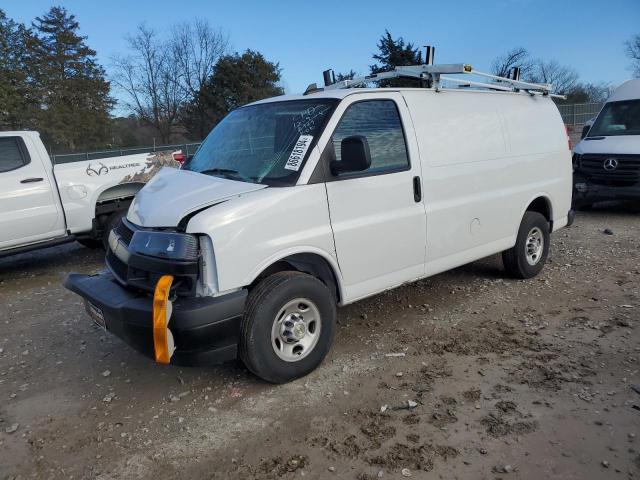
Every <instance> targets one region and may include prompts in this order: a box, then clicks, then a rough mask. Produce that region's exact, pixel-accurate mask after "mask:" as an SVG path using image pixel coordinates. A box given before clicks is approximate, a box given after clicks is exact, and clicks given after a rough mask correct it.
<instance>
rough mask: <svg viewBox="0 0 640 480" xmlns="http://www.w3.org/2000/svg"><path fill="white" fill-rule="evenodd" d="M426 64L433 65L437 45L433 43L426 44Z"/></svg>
mask: <svg viewBox="0 0 640 480" xmlns="http://www.w3.org/2000/svg"><path fill="white" fill-rule="evenodd" d="M424 49H425V52H424V64H425V65H433V58H434V57H435V54H436V47H434V46H432V45H424Z"/></svg>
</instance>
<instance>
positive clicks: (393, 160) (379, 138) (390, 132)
mask: <svg viewBox="0 0 640 480" xmlns="http://www.w3.org/2000/svg"><path fill="white" fill-rule="evenodd" d="M352 135H362V136H364V137H365V138H366V139H367V142H368V143H369V151H370V152H371V167H370V168H368V169H367V170H365V171H364V172H357V173H356V174H355V175H357V176H361V175H362V174H363V173H364V174H365V175H371V174H377V173H385V172H397V171H400V170H406V169H408V168H409V158H408V156H407V147H406V145H405V141H404V132H403V130H402V123H401V121H400V115H399V113H398V109H397V107H396V104H395V102H393V101H392V100H366V101H362V102H356V103H354V104H352V105H351V106H350V107H349V108H348V109H347V110H346V111H345V113H344V115H343V116H342V118H341V119H340V123H338V126H337V127H336V130H335V131H334V133H333V136H332V137H331V140H332V143H333V149H334V152H335V159H336V160H338V161H340V160H341V157H340V142H342V140H343V139H344V138H346V137H350V136H352ZM353 175H354V174H353V173H349V174H344V176H353ZM341 176H342V174H341Z"/></svg>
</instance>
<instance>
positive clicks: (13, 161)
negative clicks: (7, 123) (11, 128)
mask: <svg viewBox="0 0 640 480" xmlns="http://www.w3.org/2000/svg"><path fill="white" fill-rule="evenodd" d="M22 145H23V144H22V139H21V138H20V137H0V173H2V172H9V171H11V170H15V169H17V168H20V167H22V166H24V165H26V164H27V163H29V159H28V156H27V155H26V152H25V149H24V148H21V147H22Z"/></svg>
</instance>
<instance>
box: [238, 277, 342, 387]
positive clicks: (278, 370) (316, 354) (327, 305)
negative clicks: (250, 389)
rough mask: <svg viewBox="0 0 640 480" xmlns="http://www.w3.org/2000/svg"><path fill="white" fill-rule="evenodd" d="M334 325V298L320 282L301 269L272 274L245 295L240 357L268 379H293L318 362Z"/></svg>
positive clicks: (306, 371) (316, 365) (322, 358)
mask: <svg viewBox="0 0 640 480" xmlns="http://www.w3.org/2000/svg"><path fill="white" fill-rule="evenodd" d="M335 324H336V303H335V299H334V296H333V295H332V293H331V291H330V290H329V288H328V287H327V286H326V285H325V284H324V283H322V282H321V281H320V280H318V279H317V278H315V277H313V276H311V275H307V274H306V273H300V272H279V273H275V274H273V275H271V276H269V277H267V278H265V279H264V280H262V281H261V282H260V283H259V284H258V285H257V286H256V287H255V288H254V289H253V290H252V291H251V293H250V294H249V297H248V299H247V307H246V309H245V314H244V317H243V319H242V324H241V327H240V345H239V347H240V358H241V359H242V361H243V362H244V363H245V365H246V366H247V368H248V369H249V370H251V372H253V373H254V374H255V375H257V376H259V377H260V378H262V379H264V380H266V381H268V382H272V383H285V382H288V381H290V380H294V379H296V378H299V377H302V376H304V375H306V374H308V373H310V372H311V371H313V370H314V369H315V368H316V367H318V365H320V363H322V360H324V357H325V356H326V354H327V352H328V351H329V348H330V347H331V343H332V341H333V335H334V331H335Z"/></svg>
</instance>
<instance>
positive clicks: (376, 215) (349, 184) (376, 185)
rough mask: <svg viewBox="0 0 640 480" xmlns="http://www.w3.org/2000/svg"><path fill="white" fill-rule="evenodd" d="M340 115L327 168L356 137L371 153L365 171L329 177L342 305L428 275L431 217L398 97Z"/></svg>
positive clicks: (364, 100) (360, 97) (366, 99)
mask: <svg viewBox="0 0 640 480" xmlns="http://www.w3.org/2000/svg"><path fill="white" fill-rule="evenodd" d="M335 115H336V116H337V118H340V120H339V122H338V124H337V126H336V128H335V130H334V131H333V134H332V137H331V139H330V141H329V143H328V144H327V146H326V148H328V149H333V152H330V153H329V154H327V152H326V151H325V154H324V155H323V156H322V157H323V161H325V162H327V163H330V161H331V158H333V159H335V160H336V161H340V160H341V154H342V153H341V142H342V140H343V139H345V138H347V137H351V136H354V135H361V136H364V137H365V138H366V140H367V143H368V146H369V150H370V153H371V166H370V167H369V168H368V169H366V170H364V171H361V172H349V173H340V174H337V175H334V174H331V173H327V175H328V177H327V182H326V188H327V196H328V201H329V212H330V216H331V226H332V228H333V234H334V240H335V246H336V253H337V256H338V263H339V265H340V270H341V272H342V275H343V278H344V283H345V297H347V298H345V299H343V300H344V301H353V300H356V299H358V298H361V297H363V296H366V295H370V294H372V293H375V292H378V291H381V290H384V289H386V288H390V287H393V286H396V285H399V284H401V283H403V282H407V281H410V280H414V279H416V278H420V277H422V276H423V275H424V262H425V247H426V215H425V208H424V203H423V202H422V194H421V193H422V192H421V182H420V176H421V166H420V161H419V158H418V152H417V145H416V141H415V136H414V135H413V130H412V125H411V121H410V118H409V114H408V111H407V108H406V105H405V103H404V101H403V99H402V97H401V95H400V94H398V93H395V92H390V93H385V94H377V93H376V94H369V93H368V94H357V95H351V96H349V97H347V98H345V99H344V100H343V102H342V103H341V104H340V106H339V107H338V109H337V110H336V114H335ZM325 166H326V167H328V165H325ZM326 171H327V172H330V169H329V168H326Z"/></svg>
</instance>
